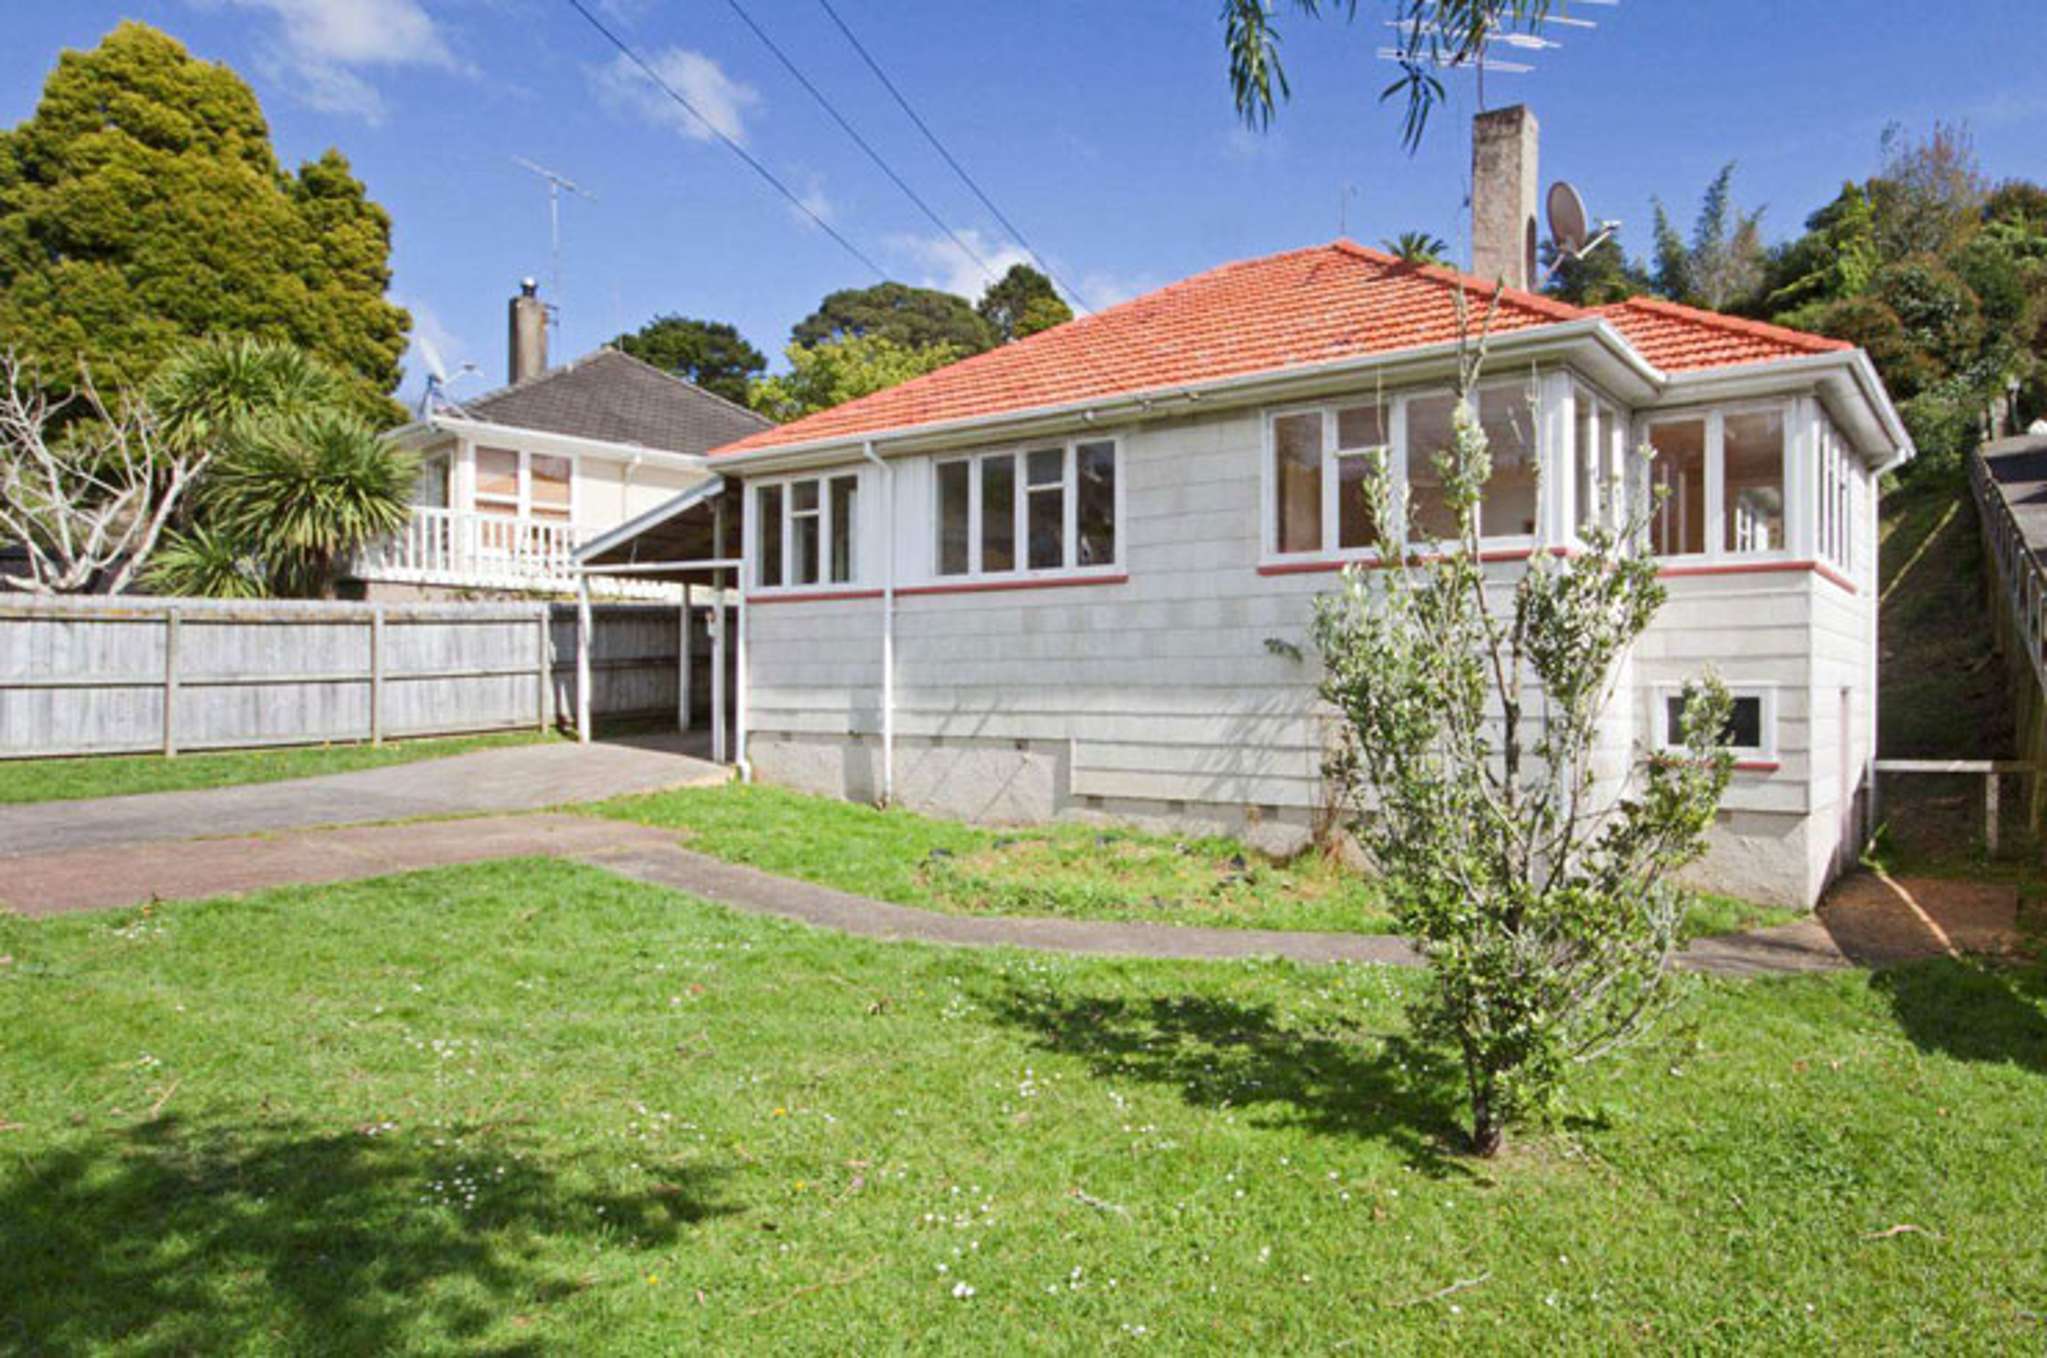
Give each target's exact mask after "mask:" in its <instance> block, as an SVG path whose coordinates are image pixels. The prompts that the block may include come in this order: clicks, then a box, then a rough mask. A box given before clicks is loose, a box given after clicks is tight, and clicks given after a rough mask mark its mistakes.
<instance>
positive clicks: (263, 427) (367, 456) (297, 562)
mask: <svg viewBox="0 0 2047 1358" xmlns="http://www.w3.org/2000/svg"><path fill="white" fill-rule="evenodd" d="M418 471H419V467H418V462H417V460H416V459H415V458H413V457H412V456H410V455H409V454H406V453H403V452H400V451H399V450H398V449H396V448H395V447H393V446H392V445H391V444H390V443H388V442H386V441H385V440H384V439H382V438H380V437H379V436H378V435H377V433H376V431H375V430H373V429H371V428H370V427H369V425H367V424H365V423H364V422H363V421H362V420H361V419H360V418H359V417H357V416H355V415H352V414H349V413H347V412H345V411H340V410H333V409H313V410H308V411H303V412H300V413H297V414H286V415H274V416H270V417H267V418H262V419H259V420H257V421H255V422H254V423H253V424H252V425H251V426H250V427H249V428H248V429H247V430H246V432H245V433H244V434H243V436H242V437H241V438H240V439H239V440H238V441H237V446H236V447H235V448H234V449H233V451H232V452H231V453H230V454H229V456H228V457H227V458H226V459H225V460H224V461H222V462H220V463H218V464H216V465H215V467H214V469H213V471H212V472H211V473H210V474H209V475H208V477H207V481H206V485H205V487H204V488H203V490H202V493H201V495H200V501H199V508H200V511H201V513H202V514H204V515H205V517H206V520H207V522H208V524H209V525H210V526H211V528H212V529H213V530H214V531H216V532H218V533H220V534H222V535H224V536H225V537H226V538H228V539H230V540H232V541H234V542H237V543H240V544H242V545H243V546H244V547H245V548H246V549H247V550H248V551H249V554H250V555H252V556H254V557H255V558H257V559H258V560H260V561H262V562H263V563H264V565H265V568H266V571H267V573H268V575H269V577H270V579H271V582H272V584H273V585H274V586H275V587H277V588H278V589H280V590H281V591H283V592H289V593H295V594H316V595H317V594H325V593H327V592H328V591H329V590H330V589H331V588H332V586H333V578H334V570H335V567H336V565H337V564H338V563H339V561H340V560H341V558H343V557H345V556H347V555H348V554H350V553H352V552H355V551H357V550H359V549H361V548H362V547H364V546H366V545H368V544H369V543H371V542H373V541H375V540H376V539H377V538H380V537H383V536H385V535H386V534H389V533H393V532H396V531H397V530H398V529H400V528H402V527H403V526H404V525H405V521H406V516H407V514H408V513H409V512H410V501H411V494H412V485H413V480H414V478H415V477H416V476H417V475H418Z"/></svg>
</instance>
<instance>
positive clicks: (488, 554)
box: [351, 284, 769, 599]
mask: <svg viewBox="0 0 2047 1358" xmlns="http://www.w3.org/2000/svg"><path fill="white" fill-rule="evenodd" d="M510 332H511V342H510V354H511V358H510V364H509V367H510V370H511V378H512V380H511V383H510V384H509V385H507V386H505V387H502V388H500V389H498V390H497V391H493V392H489V393H487V394H485V395H482V396H476V397H472V398H470V399H468V400H464V401H462V402H460V403H459V404H457V403H454V402H452V401H447V400H442V401H438V402H434V403H431V404H430V405H429V408H428V409H427V410H426V411H424V412H423V413H422V414H421V416H420V418H419V419H417V420H415V421H414V422H412V423H411V424H408V425H406V426H404V427H403V428H401V429H398V430H397V431H395V432H394V434H393V437H394V438H395V439H396V441H397V442H398V443H399V444H401V445H402V446H404V447H406V448H409V449H411V450H413V451H415V452H417V453H418V454H419V456H420V460H421V470H420V478H419V483H418V485H417V487H416V488H415V491H414V495H413V502H414V503H413V509H412V514H411V519H410V522H409V523H408V524H407V525H406V527H405V529H404V530H403V531H401V532H399V533H398V534H396V535H394V536H393V537H392V538H391V539H390V540H389V541H387V542H384V543H380V544H378V545H377V546H376V547H374V548H372V549H371V550H370V551H368V552H366V553H364V554H362V556H361V557H360V558H359V559H358V560H357V561H356V562H355V563H354V565H353V568H352V571H351V574H352V576H353V577H354V579H355V580H356V581H357V582H358V584H359V587H360V588H361V590H362V591H363V593H364V594H365V595H367V596H368V597H370V598H373V599H403V598H408V597H420V596H429V597H430V596H440V595H447V594H451V593H456V594H459V593H489V594H494V595H505V594H518V593H522V592H523V593H533V592H539V593H563V592H566V591H568V590H570V589H573V588H574V587H575V574H574V553H575V551H576V549H577V548H578V547H580V546H582V545H583V544H585V543H587V542H590V541H593V540H595V539H597V538H600V537H602V536H603V535H605V534H606V533H609V532H611V531H612V530H614V529H616V528H617V527H618V526H619V525H621V524H623V523H626V522H629V521H631V520H633V519H636V518H638V517H640V516H641V515H643V514H646V513H648V512H650V511H653V510H657V509H659V508H660V507H661V506H663V505H665V504H667V503H668V502H669V501H671V500H673V499H674V498H675V497H676V496H677V495H678V494H683V493H686V492H688V491H690V490H692V489H693V488H697V487H700V486H702V485H703V484H704V483H705V482H706V481H708V480H710V479H712V476H711V473H710V472H709V471H707V470H706V468H705V460H704V453H705V452H706V451H707V450H709V449H711V448H713V447H715V446H717V445H719V444H722V443H729V442H731V441H732V440H733V439H736V438H740V437H742V436H744V435H746V434H750V433H753V432H754V431H756V430H760V429H764V428H767V427H768V426H769V421H768V420H767V419H765V418H764V417H762V416H760V415H756V414H755V413H753V412H752V411H750V410H747V409H745V408H744V407H742V406H737V405H734V404H733V403H732V402H730V401H727V400H725V399H724V398H722V397H719V396H716V395H713V394H712V393H710V392H708V391H705V390H703V389H702V388H701V387H697V386H694V385H692V384H691V383H689V382H685V381H683V380H682V379H681V378H679V377H676V376H674V375H672V374H669V373H665V372H662V371H661V370H659V369H658V368H655V367H653V366H651V365H649V364H646V363H642V362H641V361H640V360H639V359H636V358H633V357H631V356H629V355H627V354H624V353H621V352H620V351H618V350H616V349H609V348H607V349H599V350H597V351H596V352H594V353H590V354H586V355H584V356H583V357H582V358H579V359H577V360H575V361H574V362H572V363H568V364H565V365H563V366H562V367H558V368H550V367H548V366H547V329H546V312H545V309H544V308H543V307H542V305H541V303H540V300H539V298H538V297H537V296H536V295H535V293H534V290H533V289H532V287H531V285H530V284H529V285H528V286H527V288H526V289H525V291H524V292H522V294H521V295H520V296H518V297H515V298H513V299H512V303H511V318H510ZM602 587H607V588H609V589H610V591H611V592H614V593H625V594H634V593H638V594H658V595H663V596H666V595H668V594H670V593H672V589H671V588H670V587H668V586H667V585H664V584H660V583H652V584H649V583H646V582H642V583H639V584H638V585H637V587H636V586H635V584H634V583H633V582H617V583H613V582H605V585H604V586H602Z"/></svg>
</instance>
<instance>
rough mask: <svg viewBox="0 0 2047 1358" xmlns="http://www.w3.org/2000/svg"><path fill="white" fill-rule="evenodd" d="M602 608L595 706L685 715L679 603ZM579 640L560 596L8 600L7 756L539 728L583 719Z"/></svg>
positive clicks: (0, 677) (596, 636) (697, 692)
mask: <svg viewBox="0 0 2047 1358" xmlns="http://www.w3.org/2000/svg"><path fill="white" fill-rule="evenodd" d="M593 614H594V616H593V623H594V627H593V635H592V644H591V648H590V660H591V710H592V712H593V713H594V714H595V715H596V716H598V717H605V718H619V717H625V716H663V717H667V718H669V719H671V720H672V719H674V718H675V717H676V715H677V713H676V706H677V702H678V698H679V693H678V681H679V678H680V672H679V661H680V650H679V647H678V644H677V641H678V637H679V634H680V627H679V622H680V618H681V611H680V610H679V609H678V608H676V607H675V606H673V605H663V604H599V605H597V606H596V607H595V608H594V609H593ZM707 615H708V610H706V609H701V608H700V609H698V610H697V615H696V617H695V619H694V631H695V633H696V639H695V645H694V647H693V648H692V649H693V652H694V665H695V670H696V674H695V676H694V682H693V683H692V685H691V692H692V694H693V695H694V706H695V708H696V709H697V714H699V717H698V719H701V716H702V715H707V714H708V711H709V694H710V688H711V686H710V682H709V674H710V669H709V665H710V659H709V656H710V647H709V645H708V643H707V641H706V640H705V636H706V633H705V627H706V623H707V621H708V616H707ZM575 648H576V610H575V606H574V605H573V604H566V603H532V604H525V603H510V604H503V603H498V604H363V603H309V602H297V601H284V600H274V601H273V600H265V601H261V602H247V603H242V602H229V601H214V600H198V599H152V598H114V599H107V598H63V599H12V600H0V759H5V758H28V757H37V756H47V755H73V754H115V753H140V752H152V751H153V752H160V753H164V754H174V753H176V752H178V751H180V750H208V749H239V748H247V747H254V746H263V745H306V744H323V743H328V742H343V741H364V740H367V741H379V740H384V739H396V738H400V737H406V736H426V735H451V734H456V733H462V732H476V731H503V730H516V729H520V728H534V729H543V730H544V729H547V728H549V727H552V726H555V725H557V724H560V725H569V724H573V722H574V719H575V711H576V702H575V674H576V649H575ZM730 688H731V686H730V685H729V684H728V685H727V689H728V691H729V690H730Z"/></svg>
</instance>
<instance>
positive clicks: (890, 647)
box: [860, 439, 896, 806]
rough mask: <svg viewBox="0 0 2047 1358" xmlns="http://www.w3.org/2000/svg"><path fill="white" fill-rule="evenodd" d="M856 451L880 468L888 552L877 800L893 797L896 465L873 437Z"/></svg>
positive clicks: (883, 588)
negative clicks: (875, 444)
mask: <svg viewBox="0 0 2047 1358" xmlns="http://www.w3.org/2000/svg"><path fill="white" fill-rule="evenodd" d="M860 455H861V456H862V457H864V458H865V459H867V460H868V461H869V462H872V463H873V464H874V465H875V466H876V467H879V468H880V469H881V497H882V504H883V506H884V513H885V514H886V515H887V520H886V522H887V527H886V528H885V529H884V530H883V532H882V543H883V545H884V546H885V548H886V550H887V552H888V561H887V564H886V565H885V566H884V567H883V569H882V576H881V802H882V805H884V806H891V805H894V803H895V799H896V469H895V466H894V464H892V463H889V462H886V461H884V460H883V459H882V456H881V454H880V453H879V452H877V451H876V450H875V447H874V440H873V439H868V440H866V441H865V442H863V443H862V444H861V445H860Z"/></svg>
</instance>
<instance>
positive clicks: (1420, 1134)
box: [991, 989, 1469, 1176]
mask: <svg viewBox="0 0 2047 1358" xmlns="http://www.w3.org/2000/svg"><path fill="white" fill-rule="evenodd" d="M991 1007H992V1010H993V1012H994V1014H995V1016H996V1017H997V1018H999V1019H1001V1020H1002V1021H1003V1022H1006V1023H1012V1024H1015V1025H1017V1026H1018V1027H1022V1028H1026V1029H1029V1030H1031V1031H1033V1032H1035V1033H1036V1034H1037V1043H1038V1045H1039V1046H1040V1047H1041V1048H1043V1049H1044V1050H1046V1051H1052V1052H1058V1053H1061V1054H1064V1055H1069V1056H1078V1057H1081V1058H1082V1059H1084V1060H1085V1061H1086V1062H1087V1063H1088V1065H1089V1067H1090V1069H1091V1070H1092V1072H1093V1074H1094V1075H1095V1076H1096V1077H1097V1078H1100V1079H1138V1080H1144V1081H1148V1082H1150V1083H1152V1084H1158V1085H1167V1086H1172V1087H1174V1088H1176V1089H1178V1090H1179V1091H1180V1097H1181V1098H1182V1099H1183V1100H1185V1101H1186V1102H1187V1103H1188V1104H1190V1105H1192V1106H1194V1107H1197V1108H1209V1109H1224V1108H1242V1109H1246V1110H1249V1111H1250V1114H1251V1117H1252V1120H1253V1121H1254V1123H1256V1124H1258V1125H1271V1126H1297V1127H1302V1128H1305V1129H1307V1130H1309V1131H1312V1132H1316V1133H1319V1134H1323V1135H1335V1136H1351V1137H1361V1138H1365V1139H1368V1140H1373V1141H1381V1142H1384V1143H1386V1144H1387V1145H1389V1146H1392V1147H1393V1148H1394V1149H1396V1150H1397V1151H1398V1152H1399V1153H1400V1154H1401V1155H1402V1156H1403V1157H1405V1158H1406V1159H1407V1161H1408V1162H1409V1163H1411V1164H1414V1165H1416V1166H1417V1167H1419V1168H1421V1169H1423V1170H1425V1171H1426V1172H1428V1173H1431V1174H1435V1175H1442V1176H1448V1175H1452V1174H1465V1173H1468V1172H1469V1171H1468V1170H1466V1169H1465V1168H1464V1166H1463V1165H1462V1164H1461V1163H1460V1162H1459V1160H1458V1159H1457V1158H1456V1155H1457V1152H1458V1151H1459V1150H1460V1149H1461V1147H1462V1146H1463V1145H1464V1141H1465V1129H1464V1127H1463V1125H1462V1123H1461V1122H1460V1121H1459V1119H1460V1118H1461V1117H1462V1116H1463V1114H1464V1111H1465V1110H1464V1100H1463V1092H1462V1090H1463V1086H1462V1083H1461V1077H1460V1075H1459V1072H1458V1071H1457V1070H1456V1069H1455V1068H1454V1067H1453V1066H1451V1065H1449V1064H1446V1063H1445V1061H1444V1060H1443V1059H1442V1058H1441V1057H1440V1056H1438V1055H1436V1054H1434V1053H1431V1052H1429V1051H1428V1050H1427V1049H1425V1048H1423V1047H1421V1046H1419V1045H1418V1044H1416V1043H1414V1042H1412V1041H1411V1040H1410V1039H1408V1038H1406V1037H1405V1036H1401V1035H1391V1036H1387V1037H1384V1038H1379V1037H1374V1036H1371V1035H1366V1034H1353V1033H1346V1032H1337V1031H1330V1030H1326V1029H1325V1030H1311V1029H1307V1028H1301V1027H1295V1026H1290V1025H1289V1024H1287V1023H1286V1022H1285V1021H1283V1020H1282V1019H1281V1018H1280V1017H1279V1014H1278V1012H1277V1010H1276V1009H1275V1007H1274V1006H1272V1005H1269V1004H1240V1003H1237V1002H1236V1001H1232V1000H1225V999H1217V998H1213V997H1210V996H1192V995H1176V996H1154V997H1152V998H1150V999H1143V1000H1130V999H1124V998H1121V997H1117V996H1079V997H1074V996H1065V995H1057V994H1053V993H1050V992H1046V991H1032V990H1024V989H1012V990H1011V991H1009V992H1008V993H1007V994H1006V995H1001V996H997V997H995V999H994V1001H993V1003H992V1006H991Z"/></svg>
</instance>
